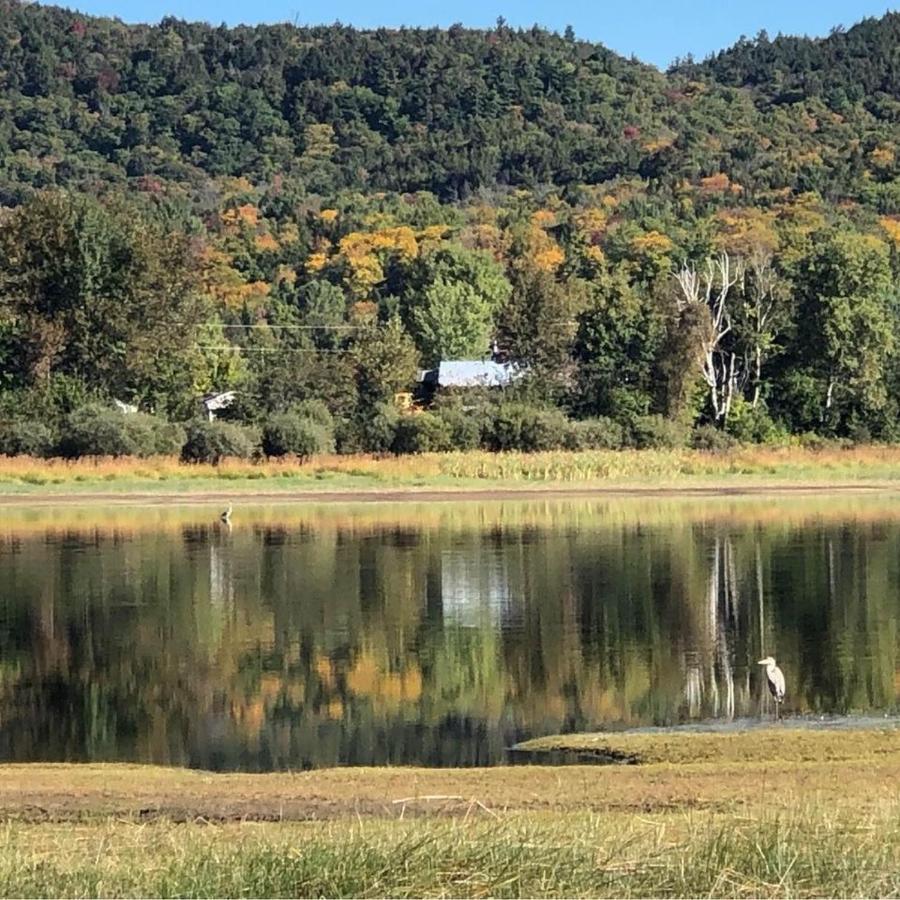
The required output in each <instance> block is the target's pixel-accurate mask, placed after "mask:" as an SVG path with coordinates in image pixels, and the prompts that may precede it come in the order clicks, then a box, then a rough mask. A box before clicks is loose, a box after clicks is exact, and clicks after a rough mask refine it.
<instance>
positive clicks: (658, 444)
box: [0, 398, 821, 464]
mask: <svg viewBox="0 0 900 900" xmlns="http://www.w3.org/2000/svg"><path fill="white" fill-rule="evenodd" d="M785 440H787V438H786V435H785V433H784V431H783V430H781V429H779V428H778V427H777V426H776V425H775V424H774V423H773V422H772V421H771V419H769V418H768V416H767V414H766V413H765V410H764V409H762V410H757V409H751V408H749V407H743V406H742V407H739V408H738V410H737V415H736V416H735V421H734V424H733V425H732V426H730V427H729V428H728V429H720V428H716V427H714V426H711V425H700V426H697V427H694V428H693V429H691V428H688V427H687V426H684V425H681V424H679V423H678V422H674V421H672V420H670V419H666V418H665V417H663V416H657V415H638V416H633V417H631V418H630V419H628V420H626V421H617V420H614V419H612V418H607V417H603V416H600V417H595V418H589V419H571V418H568V417H567V416H566V415H565V414H564V413H563V412H562V411H561V410H559V409H557V408H554V407H547V406H537V405H532V404H529V403H526V402H522V401H519V400H513V399H504V398H500V399H494V400H491V401H490V402H485V401H484V400H483V399H482V400H479V401H477V402H473V403H468V404H467V403H466V402H465V400H464V399H462V398H455V399H450V400H449V401H448V400H440V401H438V402H437V403H436V404H435V405H434V406H433V407H432V408H431V409H429V410H418V409H417V410H412V411H401V410H398V409H397V408H396V407H395V406H393V405H391V404H388V403H380V404H375V405H374V407H373V409H372V410H371V411H370V414H369V415H368V416H366V417H365V418H358V419H354V418H350V419H346V420H340V421H335V419H334V418H333V417H332V415H331V413H330V412H329V410H328V408H327V407H326V406H325V404H323V403H321V402H320V401H306V402H304V403H299V404H296V405H295V406H293V407H291V408H289V409H286V410H284V411H282V412H278V413H274V414H272V415H270V416H268V417H267V418H266V419H264V420H263V421H261V422H253V423H242V422H236V421H223V420H217V421H212V422H210V421H207V420H206V419H202V418H198V419H194V420H191V421H188V422H186V423H183V424H182V423H173V422H168V421H166V420H165V419H163V418H161V417H159V416H155V415H151V414H149V413H141V412H138V413H122V412H120V411H119V410H117V409H115V408H112V407H108V406H105V405H103V404H102V403H97V402H93V403H89V404H87V405H84V406H80V407H77V408H76V409H74V410H72V411H71V412H69V413H67V414H65V415H61V416H59V417H58V419H57V420H56V422H55V423H54V422H52V421H42V420H40V419H38V418H36V417H26V416H22V417H9V416H7V417H6V418H5V419H0V455H5V456H18V455H27V456H35V457H53V456H61V457H67V458H75V457H82V456H136V457H148V456H156V455H169V456H173V455H174V456H180V457H181V459H182V460H184V461H186V462H206V463H213V464H215V463H218V462H219V461H220V460H222V459H225V458H238V459H254V458H257V457H264V456H265V457H293V458H296V459H299V460H307V459H309V458H310V457H313V456H318V455H321V454H330V453H335V452H338V453H345V454H346V453H376V454H387V453H392V454H397V455H400V454H408V453H435V452H446V451H465V450H476V449H483V450H490V451H495V452H538V451H542V450H572V451H578V450H618V449H626V448H635V449H679V448H687V447H690V448H693V449H695V450H701V451H706V452H711V453H721V452H727V451H729V450H732V449H734V448H735V447H736V446H738V445H739V444H740V443H743V442H754V443H762V442H768V443H772V442H777V443H783V442H784V441H785ZM816 441H818V442H819V443H821V439H819V438H816V439H815V440H814V439H813V438H809V439H808V440H807V441H806V443H808V444H809V445H811V446H812V445H815V444H816ZM801 442H802V441H801Z"/></svg>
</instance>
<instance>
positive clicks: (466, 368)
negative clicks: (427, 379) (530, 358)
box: [437, 359, 520, 387]
mask: <svg viewBox="0 0 900 900" xmlns="http://www.w3.org/2000/svg"><path fill="white" fill-rule="evenodd" d="M519 374H520V372H519V369H518V368H517V367H516V366H514V365H512V364H511V363H498V362H493V361H492V360H476V359H452V360H447V361H445V362H442V363H441V364H440V365H439V366H438V374H437V383H438V385H439V386H440V387H506V386H507V385H508V384H511V383H512V382H513V381H514V380H515V379H516V378H517V377H518V375H519Z"/></svg>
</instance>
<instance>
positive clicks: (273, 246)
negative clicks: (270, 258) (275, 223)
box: [253, 232, 281, 253]
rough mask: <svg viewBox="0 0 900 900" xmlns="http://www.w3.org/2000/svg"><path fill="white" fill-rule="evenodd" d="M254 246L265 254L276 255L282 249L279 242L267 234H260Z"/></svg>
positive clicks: (254, 241) (255, 239) (254, 240)
mask: <svg viewBox="0 0 900 900" xmlns="http://www.w3.org/2000/svg"><path fill="white" fill-rule="evenodd" d="M253 245H254V246H255V247H256V249H257V250H260V251H262V252H263V253H274V252H275V251H277V250H280V249H281V245H280V244H279V243H278V241H276V240H275V238H274V237H272V235H271V234H269V233H268V232H266V233H265V234H258V235H256V237H255V238H254V239H253Z"/></svg>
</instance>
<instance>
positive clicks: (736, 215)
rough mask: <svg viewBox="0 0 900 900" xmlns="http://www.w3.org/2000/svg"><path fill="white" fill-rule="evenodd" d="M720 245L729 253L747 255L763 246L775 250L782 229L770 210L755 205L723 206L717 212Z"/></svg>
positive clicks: (718, 241) (717, 235) (717, 231)
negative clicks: (777, 229)
mask: <svg viewBox="0 0 900 900" xmlns="http://www.w3.org/2000/svg"><path fill="white" fill-rule="evenodd" d="M714 224H715V227H716V245H717V246H718V247H719V248H720V249H722V250H727V251H728V252H729V253H734V254H737V255H746V254H748V253H750V252H751V251H752V250H753V249H755V248H758V247H761V248H765V249H766V250H770V251H775V250H776V249H777V248H778V243H779V241H778V232H777V231H776V230H775V218H774V215H773V214H772V213H770V212H767V211H765V210H762V209H757V208H754V207H743V208H740V209H723V210H720V211H719V212H718V213H716V216H715V219H714Z"/></svg>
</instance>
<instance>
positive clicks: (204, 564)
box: [0, 496, 900, 770]
mask: <svg viewBox="0 0 900 900" xmlns="http://www.w3.org/2000/svg"><path fill="white" fill-rule="evenodd" d="M0 616H2V618H0V758H2V759H4V760H15V761H31V760H128V761H142V762H156V763H167V764H177V765H189V766H197V767H202V768H209V769H245V770H266V769H284V768H302V767H310V766H325V765H333V764H383V763H395V764H401V763H402V764H424V765H436V766H451V765H454V766H455V765H490V764H495V763H500V762H503V761H504V760H505V759H506V756H505V748H506V747H508V746H509V745H510V744H512V743H514V742H515V741H517V740H520V739H523V738H526V737H531V736H537V735H541V734H547V733H556V732H560V731H572V730H585V729H595V728H607V729H608V728H623V727H638V726H645V725H674V724H681V723H689V722H692V721H709V720H720V721H725V720H729V719H735V718H743V717H749V718H751V719H752V718H759V717H760V716H764V715H771V706H770V704H769V701H768V697H767V694H766V692H765V689H764V685H763V679H762V677H761V676H762V672H761V670H760V667H759V666H757V665H756V661H757V660H758V659H759V658H760V657H761V656H764V655H767V654H769V653H771V654H773V655H775V656H776V657H777V658H778V661H779V663H780V665H781V666H782V668H783V669H784V672H785V675H786V677H787V683H788V696H787V701H786V704H785V707H786V714H787V715H788V716H804V715H812V714H816V715H818V714H861V715H869V716H871V715H877V716H880V715H883V714H894V713H896V712H898V707H900V667H898V663H900V659H898V649H900V502H898V501H897V500H895V499H893V498H891V497H886V498H880V499H877V498H867V497H860V496H843V497H840V498H838V499H833V500H829V499H819V498H808V497H792V498H788V499H772V498H759V497H757V498H748V499H716V498H705V499H704V498H695V499H687V500H686V499H665V498H663V499H647V498H640V499H608V498H607V499H595V498H591V499H554V500H546V501H545V500H541V499H535V498H531V499H526V500H516V501H503V502H500V501H498V502H480V501H478V502H475V501H466V502H459V501H453V502H450V501H442V502H433V503H419V502H406V503H396V504H388V503H358V504H318V505H308V504H306V505H301V504H289V503H284V504H277V505H267V506H253V505H249V504H245V503H238V504H237V505H236V508H235V513H234V521H233V525H232V527H230V528H229V527H227V526H226V525H224V524H222V523H220V522H219V521H218V506H208V505H206V506H203V505H192V506H181V507H177V506H161V505H159V506H153V505H148V506H141V507H127V506H113V507H102V506H99V505H93V506H87V505H86V506H62V507H59V508H57V509H52V508H49V507H43V508H39V507H35V508H26V507H7V508H5V509H2V510H0Z"/></svg>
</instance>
